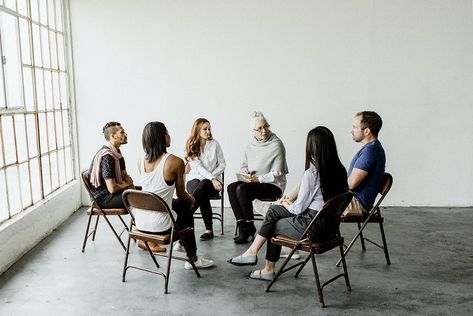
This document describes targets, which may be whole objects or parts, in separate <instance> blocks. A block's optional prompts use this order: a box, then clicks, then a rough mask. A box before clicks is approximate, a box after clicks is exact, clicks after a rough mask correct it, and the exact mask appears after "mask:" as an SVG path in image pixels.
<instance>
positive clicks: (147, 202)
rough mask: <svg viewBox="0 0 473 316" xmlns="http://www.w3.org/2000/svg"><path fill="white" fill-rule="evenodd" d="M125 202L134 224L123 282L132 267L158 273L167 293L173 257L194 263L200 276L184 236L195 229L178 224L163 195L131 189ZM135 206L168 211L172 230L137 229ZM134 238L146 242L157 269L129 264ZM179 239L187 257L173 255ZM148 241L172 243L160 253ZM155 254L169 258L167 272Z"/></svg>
mask: <svg viewBox="0 0 473 316" xmlns="http://www.w3.org/2000/svg"><path fill="white" fill-rule="evenodd" d="M123 202H124V203H125V207H126V208H127V210H128V211H129V213H130V216H131V221H132V225H130V227H131V228H130V232H129V237H128V243H127V246H126V253H125V263H124V265H123V277H122V281H123V282H125V277H126V272H127V270H128V269H130V268H132V269H137V270H141V271H145V272H150V273H154V274H158V275H160V276H162V277H164V293H165V294H167V293H168V283H169V274H170V269H171V259H176V260H181V261H187V262H189V263H190V264H191V265H192V268H193V269H194V271H195V273H196V275H197V276H198V277H200V274H199V271H197V268H196V266H195V264H194V262H193V261H192V258H191V256H190V255H189V251H188V247H187V244H186V242H185V238H184V237H186V236H187V235H188V234H193V233H194V232H193V229H192V228H191V227H185V228H182V229H181V227H178V226H177V224H176V219H175V218H174V216H173V214H172V212H171V210H170V209H169V207H168V205H167V204H166V202H165V201H164V200H163V199H162V198H161V197H159V196H158V195H156V194H154V193H151V192H144V191H138V190H130V189H129V190H125V192H123ZM133 208H139V209H143V210H149V211H155V212H165V213H167V214H168V215H169V217H170V218H171V222H172V228H171V232H170V233H164V234H153V233H147V232H142V231H140V230H138V229H136V226H135V225H134V221H135V218H134V216H133V213H132V209H133ZM132 238H133V239H135V240H141V241H143V242H144V243H145V245H146V248H147V250H148V253H149V255H150V257H151V259H152V260H153V262H154V264H155V266H156V268H157V270H151V269H147V268H144V267H139V266H132V265H128V257H129V254H130V240H131V239H132ZM177 241H180V242H181V244H182V246H184V249H185V252H186V256H185V257H177V256H173V255H172V251H173V245H174V242H177ZM148 242H152V243H155V244H160V245H167V244H170V247H169V249H168V253H167V254H159V253H157V254H153V252H152V251H151V249H150V247H149V245H148ZM155 256H160V257H166V258H167V266H166V270H165V272H162V271H161V270H160V268H161V267H160V265H159V263H158V261H157V260H156V257H155Z"/></svg>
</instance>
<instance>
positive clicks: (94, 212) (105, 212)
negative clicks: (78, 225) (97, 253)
mask: <svg viewBox="0 0 473 316" xmlns="http://www.w3.org/2000/svg"><path fill="white" fill-rule="evenodd" d="M81 175H82V182H83V184H84V187H85V189H86V190H87V193H88V194H89V196H90V200H91V202H92V205H91V206H90V208H89V209H88V210H87V215H88V216H89V218H88V220H87V227H86V229H85V236H84V241H83V243H82V252H84V251H85V246H86V245H87V240H88V239H89V237H90V236H92V241H95V235H96V233H97V227H98V224H99V219H100V216H102V217H103V218H104V219H105V221H106V222H107V224H108V226H109V227H110V229H111V230H112V232H113V234H114V235H115V237H116V238H117V240H118V242H119V243H120V245H121V246H122V248H123V250H125V245H124V244H123V241H122V239H121V235H122V234H123V232H124V231H128V226H127V225H126V223H125V221H124V220H123V217H122V216H123V215H127V214H128V212H127V210H126V209H125V208H101V207H100V205H99V204H98V203H97V201H96V200H95V198H94V197H93V196H92V194H91V193H90V189H91V188H90V174H89V170H84V171H82V173H81ZM92 216H97V219H96V221H95V226H94V228H93V229H92V230H90V223H91V221H92ZM108 216H118V218H119V219H120V221H121V222H122V223H123V226H124V228H123V229H122V231H121V232H120V234H118V233H117V231H116V230H115V228H114V227H113V225H112V223H111V222H110V219H109V218H108ZM89 230H90V231H89Z"/></svg>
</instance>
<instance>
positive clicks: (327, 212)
mask: <svg viewBox="0 0 473 316" xmlns="http://www.w3.org/2000/svg"><path fill="white" fill-rule="evenodd" d="M352 196H353V194H352V193H351V192H346V193H343V194H340V195H337V196H335V197H333V198H332V199H330V200H329V201H327V202H326V203H325V204H324V206H323V208H322V209H321V210H320V211H318V212H317V214H316V216H315V217H314V218H313V219H312V221H311V222H310V224H309V225H308V226H307V228H306V230H305V231H304V233H303V234H302V236H301V238H299V239H294V238H292V237H288V236H285V235H276V236H274V237H273V238H272V239H271V242H272V243H273V244H276V245H280V246H286V247H289V248H291V249H292V250H291V252H290V254H289V256H288V257H287V258H286V260H284V262H283V264H282V265H281V267H280V268H279V270H278V272H277V273H276V276H275V277H274V279H273V281H271V283H270V284H269V285H268V287H267V288H266V292H269V290H270V288H271V286H272V285H273V284H274V283H275V282H276V281H277V280H278V279H279V277H280V276H281V275H282V274H283V273H285V272H287V271H289V270H292V269H294V268H296V267H299V269H298V270H297V272H296V274H295V277H296V278H297V277H298V276H299V274H300V272H301V271H302V269H303V268H304V266H305V265H306V264H307V262H308V261H309V260H311V262H312V268H313V270H314V276H315V283H316V286H317V294H318V297H319V301H320V306H321V307H325V302H324V297H323V288H324V286H326V285H327V284H329V283H332V282H333V281H335V280H336V279H338V278H340V277H342V276H343V277H344V278H345V284H346V286H347V290H348V291H351V287H350V280H349V279H348V270H347V265H346V262H345V255H344V253H343V237H342V236H341V235H340V230H339V229H337V233H336V235H335V237H334V238H333V239H332V240H329V241H327V242H323V243H320V242H313V241H312V240H311V236H310V231H311V229H312V226H313V225H314V223H315V222H316V221H317V220H319V219H324V218H326V219H329V218H330V219H331V220H332V221H335V224H336V225H339V224H340V215H341V214H342V212H343V211H344V210H345V208H346V207H347V206H348V204H349V203H350V200H351V199H352ZM337 247H338V248H339V250H340V255H341V258H342V263H343V273H340V274H337V275H336V276H334V277H332V278H331V279H329V280H327V281H325V282H324V283H323V284H320V278H319V273H318V270H317V263H316V261H317V260H316V257H318V255H320V254H323V253H325V252H327V251H329V250H331V249H334V248H337ZM296 250H299V251H305V252H308V253H309V255H308V256H307V258H306V259H305V260H304V261H303V262H298V263H296V264H294V265H292V266H290V267H289V268H286V265H287V264H288V263H289V261H290V260H291V257H292V255H293V254H294V253H295V252H296ZM316 254H317V256H316Z"/></svg>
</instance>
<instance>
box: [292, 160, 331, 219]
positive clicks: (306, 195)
mask: <svg viewBox="0 0 473 316" xmlns="http://www.w3.org/2000/svg"><path fill="white" fill-rule="evenodd" d="M323 205H324V197H323V195H322V189H321V187H320V177H319V173H318V172H317V169H315V167H314V166H310V168H309V169H307V170H306V171H305V172H304V175H303V176H302V181H301V186H300V189H299V194H298V196H297V200H296V201H295V202H294V203H293V204H291V205H290V206H289V209H288V211H289V212H290V213H292V214H294V215H298V214H301V213H303V212H305V211H306V210H307V209H308V208H310V209H312V210H317V211H318V210H320V209H321V208H322V207H323Z"/></svg>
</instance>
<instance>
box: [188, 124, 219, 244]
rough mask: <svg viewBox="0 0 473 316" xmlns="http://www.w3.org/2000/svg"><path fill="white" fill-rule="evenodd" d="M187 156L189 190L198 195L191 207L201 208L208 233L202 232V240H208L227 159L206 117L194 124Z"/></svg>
mask: <svg viewBox="0 0 473 316" xmlns="http://www.w3.org/2000/svg"><path fill="white" fill-rule="evenodd" d="M185 159H186V162H187V166H188V169H189V171H188V173H187V176H186V178H187V183H186V189H187V192H189V193H191V194H192V195H193V196H194V198H195V205H194V207H193V209H192V210H193V211H194V212H195V210H197V209H198V208H200V213H201V214H202V219H203V221H204V224H205V232H204V233H203V234H202V235H200V240H209V239H212V238H213V237H214V233H213V223H212V206H211V205H210V198H211V197H212V196H216V195H218V193H219V192H220V191H221V190H222V173H223V172H224V171H225V158H224V157H223V152H222V148H221V147H220V144H219V143H218V142H217V141H216V140H215V139H214V138H213V136H212V131H211V130H210V122H209V121H208V120H207V119H205V118H198V119H197V120H195V122H194V124H193V125H192V129H191V133H190V136H189V138H188V139H187V143H186V156H185Z"/></svg>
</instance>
